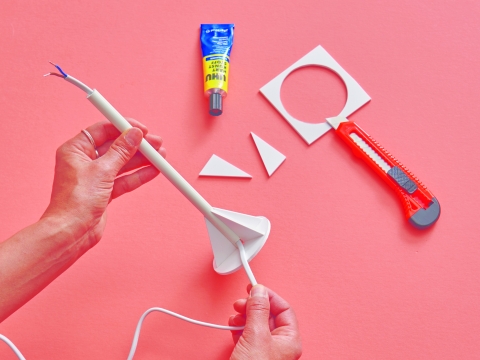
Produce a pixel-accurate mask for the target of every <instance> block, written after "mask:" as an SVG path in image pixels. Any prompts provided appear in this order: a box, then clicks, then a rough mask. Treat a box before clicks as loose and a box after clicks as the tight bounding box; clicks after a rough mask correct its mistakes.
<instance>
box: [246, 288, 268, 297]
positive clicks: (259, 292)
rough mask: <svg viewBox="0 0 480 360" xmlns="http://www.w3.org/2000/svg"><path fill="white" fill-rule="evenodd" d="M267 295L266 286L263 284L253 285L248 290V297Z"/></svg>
mask: <svg viewBox="0 0 480 360" xmlns="http://www.w3.org/2000/svg"><path fill="white" fill-rule="evenodd" d="M256 296H258V297H265V298H266V297H268V292H267V288H266V287H265V286H263V285H255V286H254V287H252V289H251V290H250V297H256Z"/></svg>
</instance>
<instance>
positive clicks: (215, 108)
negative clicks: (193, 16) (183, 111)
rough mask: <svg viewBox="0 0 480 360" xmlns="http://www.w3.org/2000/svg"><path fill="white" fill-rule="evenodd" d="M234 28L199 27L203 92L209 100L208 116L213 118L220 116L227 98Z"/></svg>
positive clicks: (217, 26)
mask: <svg viewBox="0 0 480 360" xmlns="http://www.w3.org/2000/svg"><path fill="white" fill-rule="evenodd" d="M234 28H235V25H234V24H202V25H201V26H200V42H201V44H202V55H203V81H204V91H205V95H206V96H208V98H209V102H210V115H213V116H219V115H222V112H223V107H222V99H223V98H224V97H225V96H227V91H228V77H229V74H228V70H229V67H230V51H231V50H232V45H233V29H234Z"/></svg>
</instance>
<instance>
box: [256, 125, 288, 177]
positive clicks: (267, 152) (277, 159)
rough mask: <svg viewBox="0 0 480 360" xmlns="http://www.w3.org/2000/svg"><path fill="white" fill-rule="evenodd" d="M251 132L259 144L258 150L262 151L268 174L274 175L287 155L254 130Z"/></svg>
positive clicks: (261, 154) (261, 155)
mask: <svg viewBox="0 0 480 360" xmlns="http://www.w3.org/2000/svg"><path fill="white" fill-rule="evenodd" d="M251 134H252V138H253V141H255V145H256V146H257V150H258V152H259V153H260V157H261V158H262V161H263V165H264V166H265V169H267V172H268V176H272V174H273V173H274V172H275V170H277V169H278V167H279V166H280V165H281V164H282V163H283V162H284V161H285V159H286V158H287V157H286V156H285V155H283V154H282V153H281V152H280V151H278V150H277V149H275V148H274V147H273V146H272V145H270V144H269V143H267V142H266V141H265V140H262V139H261V138H259V137H258V136H257V135H255V134H254V133H253V132H252V133H251Z"/></svg>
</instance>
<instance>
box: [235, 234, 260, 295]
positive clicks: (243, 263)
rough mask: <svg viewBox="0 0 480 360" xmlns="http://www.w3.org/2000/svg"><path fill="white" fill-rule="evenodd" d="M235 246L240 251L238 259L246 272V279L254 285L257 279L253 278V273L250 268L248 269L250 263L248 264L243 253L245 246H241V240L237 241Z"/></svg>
mask: <svg viewBox="0 0 480 360" xmlns="http://www.w3.org/2000/svg"><path fill="white" fill-rule="evenodd" d="M237 247H238V251H239V252H240V259H241V261H242V265H243V268H244V269H245V272H246V273H247V276H248V280H250V283H251V284H252V286H255V285H257V284H258V283H257V280H256V279H255V276H254V275H253V272H252V269H250V265H249V264H248V259H247V254H246V253H245V248H244V247H243V244H242V241H241V240H240V241H237Z"/></svg>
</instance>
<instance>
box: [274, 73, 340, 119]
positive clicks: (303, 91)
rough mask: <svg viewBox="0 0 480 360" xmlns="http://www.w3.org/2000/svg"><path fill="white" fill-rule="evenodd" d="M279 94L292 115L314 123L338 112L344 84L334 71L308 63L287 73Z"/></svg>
mask: <svg viewBox="0 0 480 360" xmlns="http://www.w3.org/2000/svg"><path fill="white" fill-rule="evenodd" d="M280 96H281V100H282V103H283V106H284V107H285V110H287V111H288V113H289V114H290V115H291V116H293V117H294V118H296V119H298V120H300V121H304V122H308V123H314V124H317V123H321V122H325V118H327V117H333V116H337V115H338V114H339V113H340V111H341V110H342V109H343V107H344V106H345V103H346V101H347V88H346V87H345V83H344V82H343V80H342V79H341V78H340V76H338V75H337V73H335V72H334V71H332V70H330V69H328V68H325V67H322V66H315V65H311V66H305V67H302V68H299V69H297V70H295V71H293V72H292V73H290V74H289V75H288V76H287V78H286V79H285V81H284V82H283V85H282V88H281V91H280Z"/></svg>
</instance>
